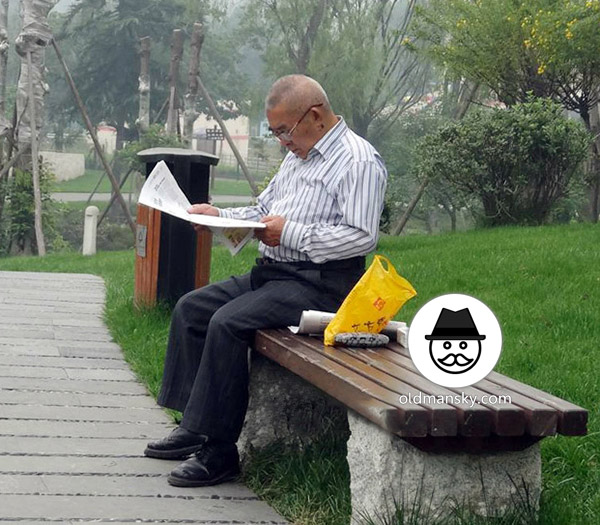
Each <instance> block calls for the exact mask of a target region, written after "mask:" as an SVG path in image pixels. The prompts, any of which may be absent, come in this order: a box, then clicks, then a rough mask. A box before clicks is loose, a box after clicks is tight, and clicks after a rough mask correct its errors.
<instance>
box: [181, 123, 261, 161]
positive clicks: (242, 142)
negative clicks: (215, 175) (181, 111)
mask: <svg viewBox="0 0 600 525" xmlns="http://www.w3.org/2000/svg"><path fill="white" fill-rule="evenodd" d="M225 126H226V127H227V131H228V132H229V134H230V135H231V138H232V139H233V143H234V144H235V145H236V147H237V149H238V151H239V153H240V155H241V156H242V158H243V159H244V160H245V161H247V160H248V150H249V144H250V121H249V120H248V117H245V116H239V117H237V118H233V119H229V120H226V121H225ZM215 138H216V140H214V139H215ZM192 148H193V149H196V150H199V151H205V152H207V153H214V154H215V155H218V156H219V157H220V158H221V160H222V163H224V164H230V165H234V164H235V157H234V154H233V151H232V149H231V147H230V146H229V143H228V142H227V141H226V140H225V138H224V137H222V132H221V129H220V127H219V125H218V123H217V121H216V120H215V119H213V118H212V117H210V116H209V115H204V114H201V115H200V116H199V117H198V118H197V119H196V122H194V135H193V143H192Z"/></svg>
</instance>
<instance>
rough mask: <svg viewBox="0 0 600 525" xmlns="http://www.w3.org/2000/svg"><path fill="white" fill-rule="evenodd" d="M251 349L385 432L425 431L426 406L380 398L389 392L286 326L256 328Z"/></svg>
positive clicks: (416, 434)
mask: <svg viewBox="0 0 600 525" xmlns="http://www.w3.org/2000/svg"><path fill="white" fill-rule="evenodd" d="M255 349H256V350H257V351H258V352H260V353H261V354H263V355H265V356H266V357H268V358H270V359H272V360H273V361H275V362H277V363H279V364H280V365H281V366H283V367H285V368H287V369H288V370H290V371H291V372H293V373H295V374H296V375H299V376H300V377H302V378H303V379H306V380H307V381H309V382H310V383H312V384H314V385H315V386H317V387H318V388H320V389H321V390H323V391H324V392H326V393H327V394H329V395H330V396H332V397H333V398H335V399H337V400H338V401H341V402H342V403H344V404H345V405H346V406H348V407H350V408H352V409H353V410H356V411H357V412H358V413H359V414H361V415H362V416H364V417H366V418H367V419H369V420H371V421H373V422H374V423H376V424H377V425H379V426H381V427H382V428H384V429H386V430H388V431H389V432H392V433H395V434H398V435H400V436H412V437H423V436H426V435H428V430H429V429H428V415H427V410H426V409H424V408H423V407H421V406H419V405H404V406H402V407H397V406H395V405H392V404H391V403H385V402H382V401H380V400H379V399H378V397H384V398H385V397H390V398H391V397H393V396H392V395H391V393H390V392H389V391H386V390H385V389H383V388H381V387H379V386H378V385H374V384H373V383H369V382H368V381H366V380H365V379H364V378H363V377H362V376H361V375H359V374H356V373H355V372H352V371H349V370H348V369H347V368H345V367H343V366H342V365H339V364H338V363H335V362H334V361H332V360H331V359H328V358H326V357H325V356H323V355H321V354H319V353H318V352H315V351H314V350H311V349H310V348H308V347H306V346H305V345H301V344H298V342H297V340H296V339H295V337H294V336H293V335H292V334H291V333H290V332H289V331H288V330H287V329H283V330H260V331H258V332H257V334H256V340H255ZM340 376H343V377H344V379H340ZM381 391H383V392H384V395H381V394H382V392H381ZM375 392H377V394H380V395H379V396H376V395H375ZM388 393H389V394H390V395H389V396H388V395H387V394H388Z"/></svg>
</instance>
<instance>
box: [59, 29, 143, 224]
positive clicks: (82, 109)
mask: <svg viewBox="0 0 600 525" xmlns="http://www.w3.org/2000/svg"><path fill="white" fill-rule="evenodd" d="M52 46H53V47H54V51H56V56H57V57H58V61H59V62H60V64H61V66H62V68H63V71H64V72H65V76H66V77H67V82H68V83H69V86H70V88H71V91H72V92H73V96H74V97H75V102H76V103H77V107H78V108H79V111H80V112H81V115H82V116H83V121H84V122H85V126H86V127H87V130H88V133H89V134H90V137H92V141H93V142H94V146H95V148H96V151H97V152H98V156H99V157H100V160H101V161H102V165H103V166H104V171H106V174H107V175H108V178H109V179H110V183H111V184H112V187H113V190H114V192H115V194H116V195H117V200H118V201H119V204H120V205H121V208H123V212H124V213H125V218H126V219H127V223H128V224H129V227H130V228H131V231H132V233H133V234H134V235H135V233H136V232H135V224H134V222H133V219H132V218H131V213H129V208H128V207H127V203H126V202H125V199H123V195H122V194H121V190H120V189H119V183H118V182H117V179H116V177H115V175H114V173H113V171H112V168H111V167H110V165H109V164H108V162H107V160H106V157H105V156H104V152H103V151H102V147H101V146H100V143H99V142H98V137H97V136H96V130H95V129H94V126H93V125H92V121H91V120H90V117H89V116H88V114H87V111H86V110H85V106H84V105H83V101H82V100H81V96H80V95H79V91H77V88H76V87H75V82H73V77H72V76H71V73H70V72H69V68H68V67H67V64H66V62H65V59H64V58H63V56H62V53H61V52H60V50H59V49H58V46H57V45H56V42H55V41H54V39H53V40H52Z"/></svg>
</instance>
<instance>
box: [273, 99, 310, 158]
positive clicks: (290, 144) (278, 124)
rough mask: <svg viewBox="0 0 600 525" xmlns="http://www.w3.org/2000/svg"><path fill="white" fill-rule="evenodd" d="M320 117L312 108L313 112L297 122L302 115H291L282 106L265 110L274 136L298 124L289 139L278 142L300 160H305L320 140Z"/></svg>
mask: <svg viewBox="0 0 600 525" xmlns="http://www.w3.org/2000/svg"><path fill="white" fill-rule="evenodd" d="M320 115H321V114H320V112H319V111H318V109H317V108H314V110H313V109H311V110H310V111H309V112H308V113H307V114H306V115H305V116H304V118H302V120H301V121H300V122H298V119H300V118H301V117H302V113H300V114H299V115H298V114H297V113H292V112H290V111H289V110H288V108H287V107H286V106H285V105H284V104H279V105H278V106H275V107H274V108H273V109H270V110H267V120H268V121H269V128H270V129H271V131H273V132H274V133H276V134H277V133H279V132H289V131H290V130H291V129H292V128H294V126H295V125H296V123H298V125H297V126H296V128H295V129H294V131H293V133H292V135H291V137H290V139H289V140H285V139H283V138H281V139H279V142H280V143H281V144H283V145H284V146H285V147H286V148H287V149H288V150H289V151H291V152H292V153H294V154H295V155H296V156H298V157H300V158H301V159H305V158H306V157H307V156H308V152H309V151H310V149H311V148H312V147H313V146H314V145H315V144H316V143H317V142H318V140H319V138H320V135H319V131H318V130H319V122H320V121H321V116H320Z"/></svg>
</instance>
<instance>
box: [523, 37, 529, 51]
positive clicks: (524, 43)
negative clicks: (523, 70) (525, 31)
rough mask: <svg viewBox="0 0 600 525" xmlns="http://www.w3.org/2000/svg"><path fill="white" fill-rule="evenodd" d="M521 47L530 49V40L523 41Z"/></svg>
mask: <svg viewBox="0 0 600 525" xmlns="http://www.w3.org/2000/svg"><path fill="white" fill-rule="evenodd" d="M523 45H524V46H525V47H526V48H527V49H529V48H530V47H531V40H529V39H527V40H524V41H523Z"/></svg>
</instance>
